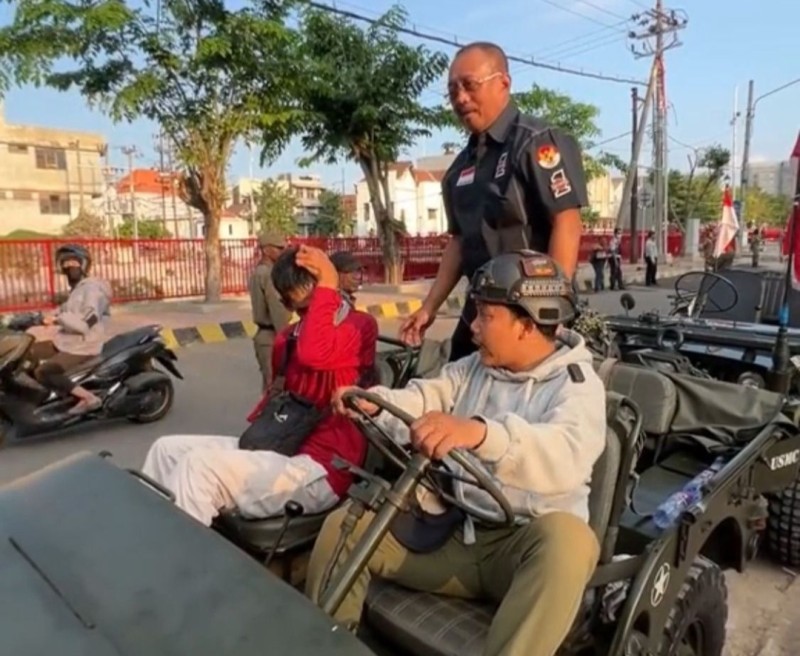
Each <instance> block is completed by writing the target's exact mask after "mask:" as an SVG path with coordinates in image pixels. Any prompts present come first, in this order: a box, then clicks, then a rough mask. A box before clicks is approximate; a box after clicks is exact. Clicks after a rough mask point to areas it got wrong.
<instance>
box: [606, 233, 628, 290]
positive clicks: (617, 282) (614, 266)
mask: <svg viewBox="0 0 800 656" xmlns="http://www.w3.org/2000/svg"><path fill="white" fill-rule="evenodd" d="M608 272H609V276H610V280H609V285H608V288H609V289H611V290H612V291H613V290H614V289H625V285H623V284H622V231H621V230H620V229H619V228H615V229H614V236H613V237H612V238H611V242H610V243H609V245H608Z"/></svg>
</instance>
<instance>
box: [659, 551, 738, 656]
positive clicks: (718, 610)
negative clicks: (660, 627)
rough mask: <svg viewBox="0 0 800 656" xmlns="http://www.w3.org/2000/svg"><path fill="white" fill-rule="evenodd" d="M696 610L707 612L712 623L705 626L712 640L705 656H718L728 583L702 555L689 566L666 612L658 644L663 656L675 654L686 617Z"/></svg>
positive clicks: (723, 641) (726, 609) (720, 649)
mask: <svg viewBox="0 0 800 656" xmlns="http://www.w3.org/2000/svg"><path fill="white" fill-rule="evenodd" d="M698 612H701V613H705V614H707V615H709V616H710V618H711V619H712V622H713V624H715V626H712V627H706V634H707V635H710V636H711V637H712V641H713V646H712V648H711V651H710V652H708V653H707V654H706V656H721V654H722V650H723V647H724V645H725V626H726V624H727V621H728V586H727V584H726V583H725V575H724V574H723V573H722V570H721V569H720V568H719V566H718V565H717V564H716V563H714V562H712V561H710V560H708V559H707V558H704V557H703V556H698V557H697V558H696V559H695V561H694V563H693V564H692V566H691V567H690V568H689V572H688V573H687V576H686V580H685V581H684V582H683V586H681V590H680V592H679V593H678V597H677V599H676V600H675V604H674V605H673V607H672V610H671V611H670V614H669V618H668V619H667V624H666V626H665V627H664V638H663V642H662V643H661V644H662V648H661V654H662V655H663V656H672V655H673V654H675V653H676V651H677V649H678V647H679V645H680V641H681V638H682V634H683V632H684V631H685V624H686V618H687V617H688V618H690V619H691V618H694V617H696V616H697V615H698ZM715 633H716V637H715V636H714V634H715Z"/></svg>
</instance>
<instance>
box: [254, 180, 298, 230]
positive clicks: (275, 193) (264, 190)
mask: <svg viewBox="0 0 800 656" xmlns="http://www.w3.org/2000/svg"><path fill="white" fill-rule="evenodd" d="M253 196H254V197H255V198H254V199H255V202H256V221H257V222H258V224H259V226H260V228H261V230H264V231H267V232H277V233H279V234H282V235H286V236H288V235H293V234H294V233H295V232H297V223H296V222H295V213H296V212H297V207H298V205H299V202H298V200H297V196H296V195H295V193H294V192H293V191H292V190H291V189H290V188H289V187H284V186H281V185H279V184H278V183H277V182H275V181H274V180H267V181H266V182H263V183H262V184H261V188H260V189H259V190H258V191H257V192H255V193H254V194H253Z"/></svg>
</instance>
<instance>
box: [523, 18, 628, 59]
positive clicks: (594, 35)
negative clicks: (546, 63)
mask: <svg viewBox="0 0 800 656" xmlns="http://www.w3.org/2000/svg"><path fill="white" fill-rule="evenodd" d="M627 22H629V19H627V18H626V19H625V20H622V21H619V22H618V23H614V24H613V25H609V26H608V27H601V28H600V29H598V30H592V31H591V32H586V33H584V34H579V35H577V36H573V37H570V38H569V39H565V40H564V41H558V42H556V43H554V44H553V45H550V46H544V47H543V48H542V49H541V50H537V51H534V53H533V54H534V55H538V54H539V53H542V54H544V53H545V51H548V52H549V51H550V50H561V49H562V48H563V47H565V46H567V45H568V44H573V45H581V43H582V42H589V41H595V40H597V39H598V38H606V37H607V36H608V31H609V30H615V28H617V27H619V26H621V25H625V23H627ZM598 35H600V36H598ZM590 37H591V38H590ZM576 41H577V42H578V43H577V44H575V42H576Z"/></svg>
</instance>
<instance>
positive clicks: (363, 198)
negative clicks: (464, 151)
mask: <svg viewBox="0 0 800 656" xmlns="http://www.w3.org/2000/svg"><path fill="white" fill-rule="evenodd" d="M444 173H445V171H444V170H438V171H432V170H420V169H418V168H417V167H415V166H414V164H413V163H411V162H396V163H394V164H390V165H389V179H388V183H389V197H390V198H391V199H392V203H391V207H390V208H389V209H390V212H391V214H392V215H393V216H394V218H395V219H397V220H398V221H402V222H403V223H404V224H405V226H406V230H408V232H409V234H411V235H422V236H425V235H436V234H441V233H444V232H446V231H447V218H446V216H445V213H444V203H443V201H442V176H443V175H444ZM376 233H377V226H376V223H375V213H374V212H373V211H372V205H371V203H370V198H369V189H368V187H367V183H366V181H365V180H360V181H359V182H358V183H356V227H355V235H356V236H357V237H368V236H370V235H372V234H376Z"/></svg>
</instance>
